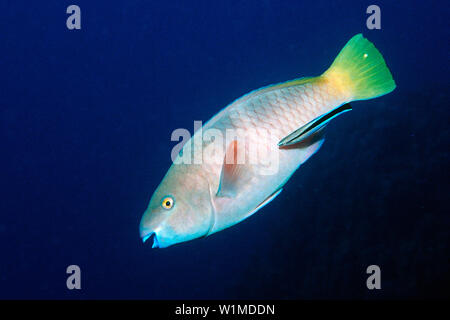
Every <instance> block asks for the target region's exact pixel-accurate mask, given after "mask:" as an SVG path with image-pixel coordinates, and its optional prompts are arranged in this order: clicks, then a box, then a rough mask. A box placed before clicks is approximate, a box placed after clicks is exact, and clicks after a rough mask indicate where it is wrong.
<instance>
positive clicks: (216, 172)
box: [140, 34, 396, 248]
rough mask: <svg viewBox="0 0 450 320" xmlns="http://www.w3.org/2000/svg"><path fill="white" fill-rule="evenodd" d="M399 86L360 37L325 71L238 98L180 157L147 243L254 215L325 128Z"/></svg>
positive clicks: (184, 237)
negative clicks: (362, 102) (358, 104)
mask: <svg viewBox="0 0 450 320" xmlns="http://www.w3.org/2000/svg"><path fill="white" fill-rule="evenodd" d="M395 87H396V85H395V82H394V80H393V78H392V75H391V72H390V71H389V69H388V67H387V66H386V63H385V61H384V59H383V56H382V55H381V53H380V52H379V51H378V50H377V49H376V48H375V46H374V45H373V44H372V43H371V42H370V41H368V40H367V39H366V38H364V37H363V36H362V35H361V34H358V35H356V36H354V37H353V38H351V39H350V40H349V41H348V42H347V44H346V45H345V46H344V48H343V49H342V50H341V51H340V52H339V54H338V55H337V57H336V59H335V60H334V61H333V63H332V64H331V66H330V67H329V68H328V69H327V70H326V71H325V72H324V73H322V74H321V75H320V76H317V77H305V78H298V79H295V80H291V81H287V82H284V83H280V84H275V85H270V86H267V87H263V88H261V89H258V90H255V91H252V92H250V93H248V94H246V95H244V96H242V97H241V98H239V99H237V100H235V101H234V102H233V103H231V104H230V105H228V106H227V107H226V108H224V109H223V110H222V111H220V112H219V113H218V114H216V115H215V116H214V117H212V118H211V119H210V120H209V121H208V122H207V123H205V125H204V126H203V127H202V128H201V129H199V130H197V131H196V132H195V133H194V135H193V136H192V137H191V138H190V139H189V140H188V141H187V142H186V143H185V144H184V145H183V147H182V148H181V150H180V152H179V153H178V154H177V156H176V159H174V161H173V163H172V165H171V167H170V169H169V170H168V172H167V173H166V175H165V177H164V178H163V180H162V182H161V183H160V184H159V186H158V187H157V189H156V190H155V192H154V193H153V195H152V197H151V199H150V203H149V205H148V208H147V210H146V211H145V212H144V214H143V216H142V219H141V222H140V236H141V238H142V240H143V241H144V242H145V241H146V240H147V239H149V238H152V239H153V247H159V248H164V247H168V246H171V245H173V244H176V243H181V242H185V241H189V240H192V239H196V238H200V237H206V236H209V235H211V234H213V233H216V232H218V231H221V230H223V229H225V228H228V227H231V226H233V225H235V224H237V223H239V222H240V221H242V220H244V219H246V218H248V217H250V216H251V215H253V214H254V213H256V212H257V211H258V210H259V209H261V208H262V207H264V206H265V205H266V204H268V203H269V202H270V201H272V200H273V199H274V198H275V197H277V196H278V195H279V194H280V192H281V191H282V188H283V186H284V185H285V183H286V182H287V181H288V180H289V178H290V177H291V176H292V174H293V173H294V172H295V171H296V170H297V169H298V168H299V167H300V165H301V164H303V163H304V162H305V161H306V160H308V159H309V158H310V157H311V156H312V155H313V154H314V153H315V152H317V150H319V148H320V147H321V145H322V143H323V141H324V129H325V126H326V125H327V124H328V123H329V122H330V121H331V120H332V119H334V118H336V117H337V116H338V115H340V114H342V113H344V112H347V111H350V110H351V107H350V105H349V103H350V102H352V101H357V100H367V99H372V98H376V97H379V96H382V95H385V94H387V93H389V92H391V91H393V90H394V89H395ZM230 132H231V134H230ZM207 133H209V136H208V134H207ZM211 133H212V134H211ZM207 136H208V137H207ZM221 136H222V137H226V139H224V138H221ZM230 136H231V137H230ZM258 155H259V157H258ZM188 158H194V160H195V159H196V160H197V161H185V160H186V159H188ZM252 159H253V161H251V160H252Z"/></svg>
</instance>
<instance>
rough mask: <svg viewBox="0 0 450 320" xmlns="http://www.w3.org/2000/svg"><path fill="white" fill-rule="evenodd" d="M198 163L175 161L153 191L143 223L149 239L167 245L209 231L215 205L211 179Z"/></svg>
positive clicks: (144, 234) (143, 235)
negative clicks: (209, 180) (205, 175)
mask: <svg viewBox="0 0 450 320" xmlns="http://www.w3.org/2000/svg"><path fill="white" fill-rule="evenodd" d="M199 169H200V168H199V167H198V166H196V165H184V164H178V165H175V164H173V165H172V167H171V168H170V169H169V171H168V172H167V174H166V176H165V177H164V179H163V180H162V182H161V183H160V184H159V186H158V188H157V189H156V190H155V192H154V193H153V195H152V197H151V199H150V203H149V205H148V208H147V210H146V211H145V212H144V214H143V216H142V219H141V223H140V227H139V229H140V235H141V238H142V240H143V242H145V241H146V240H147V239H150V238H152V239H153V248H165V247H168V246H171V245H173V244H176V243H180V242H185V241H189V240H192V239H195V238H199V237H203V236H205V235H207V234H208V231H209V230H210V228H211V222H212V219H213V207H212V202H211V194H210V190H209V184H208V181H207V180H206V179H205V178H204V175H202V174H198V170H199Z"/></svg>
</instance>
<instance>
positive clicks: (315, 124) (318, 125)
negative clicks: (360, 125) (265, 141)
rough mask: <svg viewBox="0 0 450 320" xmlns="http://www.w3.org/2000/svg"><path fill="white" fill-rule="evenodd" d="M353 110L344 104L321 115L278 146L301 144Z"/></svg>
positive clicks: (284, 139)
mask: <svg viewBox="0 0 450 320" xmlns="http://www.w3.org/2000/svg"><path fill="white" fill-rule="evenodd" d="M350 110H352V107H351V106H350V104H349V103H347V104H344V105H342V106H340V107H338V108H336V109H334V110H332V111H330V112H328V113H325V114H324V115H321V116H320V117H317V118H315V119H314V120H311V121H310V122H308V123H307V124H305V125H304V126H301V127H300V128H298V129H297V130H295V131H294V132H292V133H291V134H289V135H287V136H286V137H284V138H283V139H281V140H280V142H278V146H280V147H283V146H289V145H292V144H295V143H300V142H302V141H304V140H305V139H307V138H309V137H311V136H312V135H313V134H315V133H317V132H318V131H319V130H320V129H322V128H323V127H324V126H326V125H327V124H328V123H329V122H330V121H331V120H333V119H334V118H336V117H337V116H339V115H340V114H343V113H344V112H347V111H350Z"/></svg>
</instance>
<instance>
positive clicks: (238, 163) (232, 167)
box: [217, 140, 251, 198]
mask: <svg viewBox="0 0 450 320" xmlns="http://www.w3.org/2000/svg"><path fill="white" fill-rule="evenodd" d="M244 162H245V150H243V146H242V148H241V147H240V145H239V144H238V141H237V140H234V141H233V142H231V143H230V145H229V146H228V148H227V151H226V154H225V157H224V160H223V165H222V172H221V174H220V184H219V190H218V191H217V196H218V197H229V198H233V197H235V196H236V194H237V193H238V191H239V188H240V187H241V186H243V185H245V184H246V183H247V182H248V180H249V178H250V177H251V173H250V172H249V170H251V169H250V168H249V166H246V165H245V163H244Z"/></svg>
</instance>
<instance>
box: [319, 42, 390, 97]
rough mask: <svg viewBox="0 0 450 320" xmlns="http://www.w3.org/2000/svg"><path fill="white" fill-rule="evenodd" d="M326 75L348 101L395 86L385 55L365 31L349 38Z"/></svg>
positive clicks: (383, 91) (374, 94)
mask: <svg viewBox="0 0 450 320" xmlns="http://www.w3.org/2000/svg"><path fill="white" fill-rule="evenodd" d="M323 76H324V77H325V78H326V79H327V80H329V81H330V83H331V84H332V85H334V86H336V87H337V88H338V89H339V91H340V92H342V93H343V94H344V95H345V98H346V100H347V101H352V100H365V99H371V98H375V97H379V96H382V95H385V94H387V93H389V92H391V91H392V90H394V89H395V82H394V79H393V78H392V74H391V72H390V71H389V69H388V67H387V66H386V63H385V62H384V59H383V56H382V55H381V53H380V52H379V51H378V50H377V48H375V46H374V45H373V44H372V43H371V42H370V41H369V40H367V39H366V38H364V37H363V36H362V34H357V35H356V36H354V37H353V38H351V39H350V40H349V41H348V42H347V44H346V45H345V47H344V48H343V49H342V50H341V52H339V55H338V56H337V57H336V59H335V60H334V62H333V64H332V65H331V67H330V68H329V69H328V70H327V71H326V72H325V73H324V74H323Z"/></svg>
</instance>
